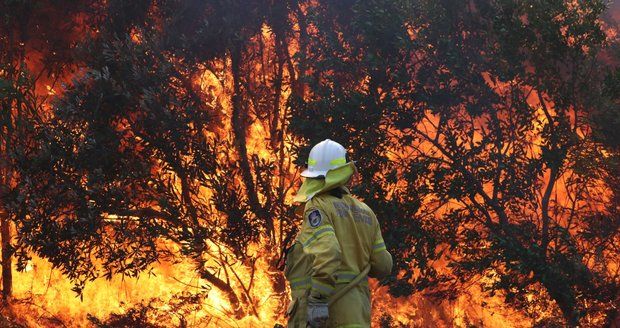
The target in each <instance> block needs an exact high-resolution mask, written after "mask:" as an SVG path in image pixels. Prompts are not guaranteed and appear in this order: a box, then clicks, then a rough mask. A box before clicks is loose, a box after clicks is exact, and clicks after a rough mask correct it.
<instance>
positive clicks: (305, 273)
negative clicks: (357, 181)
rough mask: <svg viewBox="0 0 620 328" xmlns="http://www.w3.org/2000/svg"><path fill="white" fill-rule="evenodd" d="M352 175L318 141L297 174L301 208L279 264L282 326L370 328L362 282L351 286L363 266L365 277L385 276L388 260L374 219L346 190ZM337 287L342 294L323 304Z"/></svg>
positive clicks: (341, 152)
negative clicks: (284, 304) (286, 297)
mask: <svg viewBox="0 0 620 328" xmlns="http://www.w3.org/2000/svg"><path fill="white" fill-rule="evenodd" d="M355 172H356V168H355V164H354V163H353V162H347V160H346V150H345V149H344V147H343V146H341V145H340V144H338V143H337V142H335V141H332V140H329V139H327V140H324V141H322V142H320V143H318V144H317V145H315V146H314V147H313V148H312V150H311V151H310V156H309V158H308V168H307V169H306V170H305V171H303V172H302V174H301V175H302V176H303V177H305V178H306V179H305V180H304V182H303V184H302V186H301V188H300V190H299V192H298V193H297V195H296V196H295V201H298V202H302V203H305V206H304V205H302V206H303V223H302V225H301V228H300V230H299V233H298V234H297V237H296V238H295V240H294V243H293V245H292V246H291V247H290V248H289V249H288V251H287V255H286V262H285V275H286V278H287V280H288V282H289V284H290V287H291V303H290V305H289V307H288V310H287V316H288V327H303V328H305V327H342V328H344V327H346V328H354V327H370V292H369V289H368V278H367V277H366V276H364V277H363V279H362V280H361V282H360V283H358V284H357V285H354V286H352V285H353V284H352V283H351V282H352V281H353V280H358V279H355V278H356V277H357V276H358V275H360V272H363V270H364V268H366V267H368V266H369V267H370V271H366V272H368V276H370V277H374V278H382V277H385V276H387V275H389V274H390V272H391V270H392V256H391V255H390V253H389V252H388V251H387V250H386V247H385V242H384V241H383V237H382V236H381V229H380V227H379V223H378V221H377V218H376V216H375V214H374V213H373V211H372V210H371V209H370V208H369V207H368V206H367V205H366V204H364V203H363V202H361V201H359V200H357V199H356V198H354V197H353V196H352V195H351V194H350V192H349V190H348V189H347V187H346V185H347V183H348V182H349V180H350V179H351V177H352V176H353V174H354V173H355ZM343 288H344V289H347V291H346V293H345V294H344V295H343V296H342V297H340V298H339V299H338V300H335V301H333V302H330V303H328V302H329V299H330V296H331V295H333V294H334V293H335V292H338V291H339V290H340V289H343ZM339 294H340V293H339Z"/></svg>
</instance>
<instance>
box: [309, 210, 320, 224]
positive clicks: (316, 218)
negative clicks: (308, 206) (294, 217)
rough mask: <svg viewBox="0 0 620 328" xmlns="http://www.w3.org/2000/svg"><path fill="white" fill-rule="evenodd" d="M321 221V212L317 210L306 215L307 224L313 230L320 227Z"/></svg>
mask: <svg viewBox="0 0 620 328" xmlns="http://www.w3.org/2000/svg"><path fill="white" fill-rule="evenodd" d="M321 219H322V218H321V212H319V210H314V211H312V212H310V214H308V223H310V226H311V227H313V228H316V227H318V226H319V225H321Z"/></svg>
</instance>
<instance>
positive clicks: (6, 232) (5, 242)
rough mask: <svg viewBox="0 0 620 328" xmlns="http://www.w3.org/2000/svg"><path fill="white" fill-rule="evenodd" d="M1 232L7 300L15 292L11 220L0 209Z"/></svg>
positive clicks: (4, 288)
mask: <svg viewBox="0 0 620 328" xmlns="http://www.w3.org/2000/svg"><path fill="white" fill-rule="evenodd" d="M0 233H1V235H2V299H3V300H5V301H7V300H9V299H10V298H11V294H12V293H13V273H12V271H11V249H10V248H11V247H10V244H11V220H9V215H8V213H7V212H5V211H4V210H2V209H0Z"/></svg>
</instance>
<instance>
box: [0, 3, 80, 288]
mask: <svg viewBox="0 0 620 328" xmlns="http://www.w3.org/2000/svg"><path fill="white" fill-rule="evenodd" d="M70 4H71V5H70V6H68V2H66V1H56V2H55V3H54V4H50V3H49V1H2V2H0V11H1V12H2V13H3V14H2V18H0V49H1V50H0V107H1V111H0V231H1V237H2V296H3V299H4V300H7V299H8V298H9V297H10V296H11V293H12V268H11V266H12V253H13V251H14V247H13V246H14V245H12V244H11V242H12V236H11V230H12V223H13V222H16V221H21V220H23V219H24V218H25V216H26V215H27V214H28V212H27V209H26V208H24V207H23V206H22V205H23V203H22V200H23V195H22V194H21V190H20V189H19V181H20V180H21V179H24V177H23V176H22V174H21V171H20V168H19V167H20V158H22V157H23V156H28V154H30V153H32V152H33V151H34V149H35V143H34V142H33V136H34V126H35V125H36V124H38V123H40V122H41V120H42V116H43V115H44V111H45V103H46V101H47V100H48V99H49V98H50V95H51V94H52V91H53V89H54V88H56V87H57V84H58V83H59V82H61V81H62V80H63V78H64V74H65V73H67V72H69V71H71V65H72V63H73V60H72V58H71V56H70V49H71V44H72V42H74V40H75V39H76V38H77V36H76V35H77V34H78V33H77V32H78V31H79V30H80V26H79V25H77V24H76V22H75V21H74V18H75V17H76V15H77V14H78V13H82V10H83V7H82V6H81V4H82V3H81V2H75V1H72V2H70ZM65 7H67V8H70V9H68V10H67V9H64V8H65ZM59 22H62V24H60V23H59ZM63 72H64V73H63Z"/></svg>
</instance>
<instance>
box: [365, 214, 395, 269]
mask: <svg viewBox="0 0 620 328" xmlns="http://www.w3.org/2000/svg"><path fill="white" fill-rule="evenodd" d="M392 264H393V263H392V255H391V254H390V252H388V251H387V248H386V247H385V241H383V236H381V228H380V227H379V224H377V225H376V227H375V237H374V241H373V243H372V253H371V254H370V272H369V273H368V275H369V276H370V277H372V278H379V279H380V278H384V277H387V276H389V275H390V273H391V272H392Z"/></svg>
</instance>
